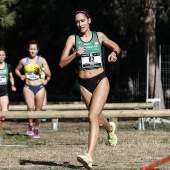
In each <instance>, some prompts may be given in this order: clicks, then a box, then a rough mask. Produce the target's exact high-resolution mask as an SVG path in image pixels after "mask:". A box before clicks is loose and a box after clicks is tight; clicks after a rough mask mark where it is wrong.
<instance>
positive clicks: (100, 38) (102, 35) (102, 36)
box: [97, 32, 107, 43]
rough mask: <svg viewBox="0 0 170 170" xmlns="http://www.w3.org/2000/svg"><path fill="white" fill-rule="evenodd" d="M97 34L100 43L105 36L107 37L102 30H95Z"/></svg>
mask: <svg viewBox="0 0 170 170" xmlns="http://www.w3.org/2000/svg"><path fill="white" fill-rule="evenodd" d="M97 35H98V38H99V41H100V43H102V42H103V41H104V40H105V38H107V37H106V35H105V34H104V33H103V32H97Z"/></svg>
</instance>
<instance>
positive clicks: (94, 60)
mask: <svg viewBox="0 0 170 170" xmlns="http://www.w3.org/2000/svg"><path fill="white" fill-rule="evenodd" d="M81 63H82V68H84V69H86V68H88V69H89V68H96V67H97V68H98V67H101V66H102V60H101V55H100V53H90V54H82V56H81Z"/></svg>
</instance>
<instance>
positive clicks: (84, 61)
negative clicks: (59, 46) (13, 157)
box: [75, 31, 103, 70]
mask: <svg viewBox="0 0 170 170" xmlns="http://www.w3.org/2000/svg"><path fill="white" fill-rule="evenodd" d="M79 48H85V51H84V53H83V54H82V55H81V56H77V57H76V58H75V59H76V62H77V66H78V68H79V70H92V69H97V68H101V67H103V56H102V50H101V44H100V41H99V38H98V35H97V33H96V32H94V31H93V32H92V39H91V40H90V41H88V42H84V41H82V40H81V38H80V37H79V35H76V42H75V49H76V51H77V50H78V49H79Z"/></svg>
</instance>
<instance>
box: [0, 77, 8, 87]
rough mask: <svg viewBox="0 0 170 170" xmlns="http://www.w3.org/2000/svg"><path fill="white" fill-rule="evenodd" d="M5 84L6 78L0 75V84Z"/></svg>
mask: <svg viewBox="0 0 170 170" xmlns="http://www.w3.org/2000/svg"><path fill="white" fill-rule="evenodd" d="M5 84H7V79H6V77H5V76H0V85H5Z"/></svg>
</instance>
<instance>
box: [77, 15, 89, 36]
mask: <svg viewBox="0 0 170 170" xmlns="http://www.w3.org/2000/svg"><path fill="white" fill-rule="evenodd" d="M75 22H76V25H77V28H78V29H79V31H80V32H81V33H85V32H86V31H87V30H88V29H89V24H90V22H91V19H90V18H87V17H86V15H85V14H82V13H78V14H76V16H75Z"/></svg>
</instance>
